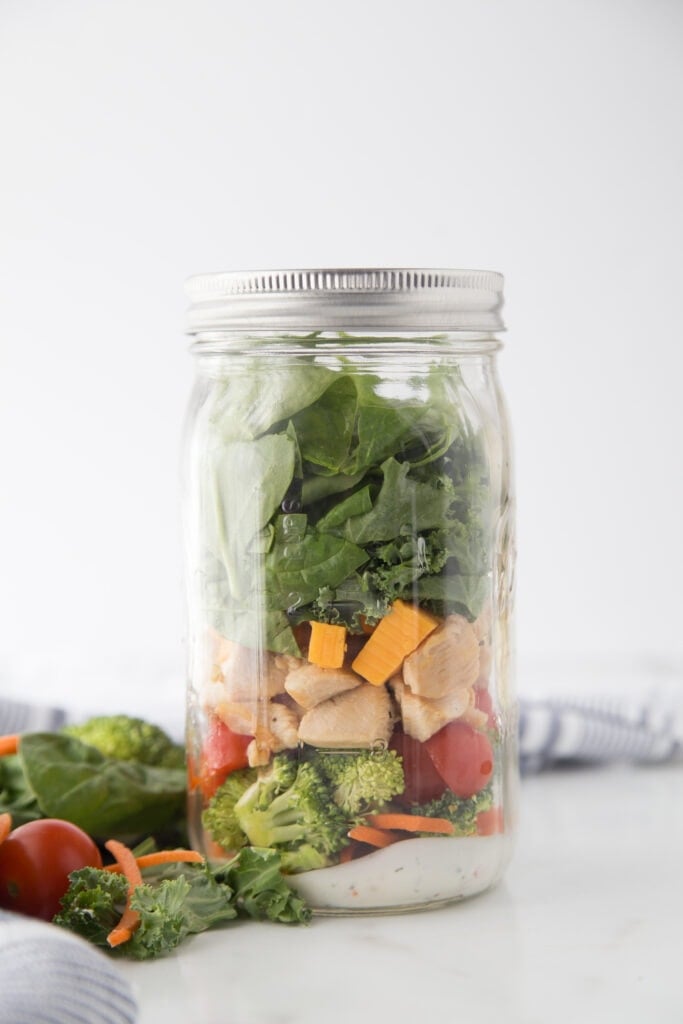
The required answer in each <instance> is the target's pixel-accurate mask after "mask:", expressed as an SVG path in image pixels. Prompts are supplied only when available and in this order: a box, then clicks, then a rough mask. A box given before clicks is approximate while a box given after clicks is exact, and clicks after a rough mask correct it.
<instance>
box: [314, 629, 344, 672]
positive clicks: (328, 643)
mask: <svg viewBox="0 0 683 1024" xmlns="http://www.w3.org/2000/svg"><path fill="white" fill-rule="evenodd" d="M345 650H346V626H333V625H331V624H330V623H329V622H311V642H310V644H309V647H308V660H309V661H310V662H311V663H312V664H313V665H318V666H319V667H320V668H341V667H342V665H343V664H344V651H345Z"/></svg>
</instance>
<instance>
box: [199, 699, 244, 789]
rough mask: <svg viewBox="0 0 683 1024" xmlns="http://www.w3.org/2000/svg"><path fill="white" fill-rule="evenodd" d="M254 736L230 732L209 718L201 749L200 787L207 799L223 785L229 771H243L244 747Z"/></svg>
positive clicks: (217, 721) (218, 721) (216, 720)
mask: <svg viewBox="0 0 683 1024" xmlns="http://www.w3.org/2000/svg"><path fill="white" fill-rule="evenodd" d="M252 739H253V736H242V735H241V734H240V733H236V732H233V731H232V729H229V728H228V726H227V725H226V724H225V722H221V720H220V719H219V718H212V719H211V722H210V723H209V729H208V732H207V734H206V739H205V740H204V746H203V747H202V763H201V768H200V772H199V785H200V788H201V791H202V793H203V794H204V796H205V797H206V798H207V799H208V798H209V797H212V796H213V794H214V793H215V792H216V790H217V789H218V787H219V786H222V785H223V783H224V782H225V780H226V779H227V777H228V775H229V774H230V772H234V771H236V770H237V769H238V768H246V767H247V766H248V764H249V761H248V760H247V747H248V746H249V744H250V743H251V741H252Z"/></svg>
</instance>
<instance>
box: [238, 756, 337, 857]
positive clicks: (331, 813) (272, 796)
mask: <svg viewBox="0 0 683 1024" xmlns="http://www.w3.org/2000/svg"><path fill="white" fill-rule="evenodd" d="M235 817H236V818H237V821H238V823H239V826H240V828H241V829H242V831H243V832H245V833H246V835H247V837H248V839H249V842H250V843H251V844H252V845H253V846H260V847H277V848H278V852H280V853H282V852H283V848H285V849H287V850H289V851H291V852H295V851H296V850H297V849H298V848H300V847H301V846H302V845H303V844H306V845H308V846H310V847H312V849H313V850H315V851H317V852H318V853H319V854H321V855H323V857H330V856H331V855H332V854H335V853H337V852H338V851H339V850H341V849H342V847H344V846H346V845H347V843H348V838H347V835H346V832H347V829H348V827H349V826H348V822H347V820H346V817H345V816H344V814H343V813H342V812H341V811H340V809H339V808H338V807H337V805H336V804H335V803H334V801H333V800H332V799H331V796H330V791H329V789H328V787H327V786H326V784H325V782H324V780H323V777H322V775H321V774H320V772H319V771H318V769H317V768H316V767H315V766H314V765H313V764H312V763H311V762H308V761H303V762H301V763H299V762H297V761H296V760H293V759H290V758H288V757H287V756H286V755H284V754H277V755H276V756H275V757H274V758H273V761H272V763H271V765H270V767H269V768H268V770H267V771H265V772H263V773H262V775H261V777H260V778H259V779H258V780H257V781H256V782H255V783H254V784H253V786H250V787H249V789H248V790H247V791H246V793H244V795H243V796H242V797H241V798H240V799H239V800H238V801H237V803H236V804H235ZM302 856H304V857H306V859H307V858H308V857H310V853H309V854H308V855H305V854H303V852H302ZM316 866H317V867H320V866H322V865H321V864H317V865H316ZM288 870H293V865H292V862H291V860H290V863H289V864H288ZM299 870H301V868H299Z"/></svg>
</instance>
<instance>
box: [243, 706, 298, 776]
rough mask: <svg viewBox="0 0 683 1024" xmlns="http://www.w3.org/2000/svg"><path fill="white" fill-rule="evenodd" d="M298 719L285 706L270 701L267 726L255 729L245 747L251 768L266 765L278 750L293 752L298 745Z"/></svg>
mask: <svg viewBox="0 0 683 1024" xmlns="http://www.w3.org/2000/svg"><path fill="white" fill-rule="evenodd" d="M298 728H299V717H298V715H297V713H296V712H295V711H294V710H293V709H292V708H289V707H287V705H286V704H280V703H276V702H275V701H271V702H270V704H269V705H268V717H267V724H260V723H259V725H258V726H257V728H256V735H255V736H254V739H253V740H252V741H251V743H250V744H249V746H248V747H247V759H248V761H249V765H250V767H251V768H258V767H259V766H260V765H264V764H268V762H269V761H270V756H271V754H277V753H278V752H279V751H280V750H294V749H295V748H296V747H298V745H299V734H298Z"/></svg>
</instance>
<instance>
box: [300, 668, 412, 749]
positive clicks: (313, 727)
mask: <svg viewBox="0 0 683 1024" xmlns="http://www.w3.org/2000/svg"><path fill="white" fill-rule="evenodd" d="M393 724H394V723H393V714H392V709H391V700H390V698H389V693H388V691H387V689H386V687H385V686H373V685H372V684H371V683H360V685H358V686H356V687H354V689H353V690H348V691H347V692H346V693H340V694H338V695H337V696H336V697H330V699H329V700H326V701H323V702H322V703H321V704H317V705H316V706H315V707H314V708H312V709H311V710H310V711H307V712H306V714H305V715H304V717H303V718H302V719H301V723H300V725H299V739H300V740H301V741H302V742H303V743H310V744H311V746H314V747H330V748H333V749H339V750H343V749H354V748H356V747H368V748H369V747H373V746H374V745H375V744H376V743H378V742H380V743H382V744H386V743H388V742H389V737H390V736H391V731H392V728H393Z"/></svg>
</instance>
